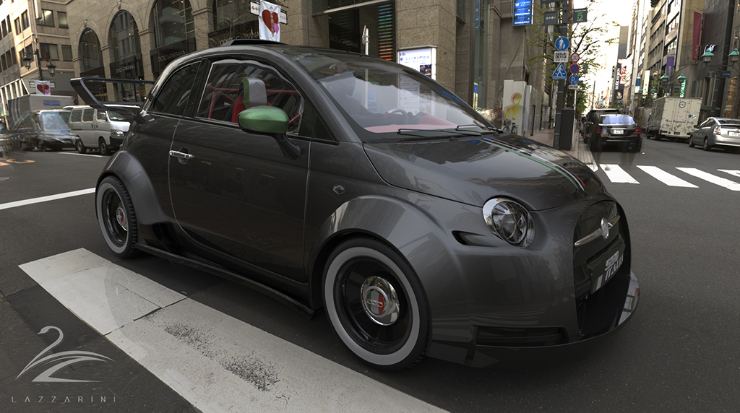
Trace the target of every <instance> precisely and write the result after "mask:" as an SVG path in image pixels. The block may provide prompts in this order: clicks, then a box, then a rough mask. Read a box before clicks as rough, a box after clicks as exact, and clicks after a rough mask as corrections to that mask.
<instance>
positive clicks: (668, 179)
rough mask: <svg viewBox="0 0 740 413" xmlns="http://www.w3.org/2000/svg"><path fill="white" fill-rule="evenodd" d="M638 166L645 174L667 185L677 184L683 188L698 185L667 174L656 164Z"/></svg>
mask: <svg viewBox="0 0 740 413" xmlns="http://www.w3.org/2000/svg"><path fill="white" fill-rule="evenodd" d="M637 167H638V168H640V169H642V170H643V171H644V172H645V173H646V174H648V175H650V176H652V177H653V178H655V179H657V180H659V181H660V182H663V183H664V184H666V185H668V186H679V187H683V188H698V186H696V185H694V184H692V183H690V182H687V181H684V180H683V179H681V178H679V177H677V176H675V175H672V174H669V173H668V172H666V171H664V170H662V169H660V168H658V167H657V166H645V165H637Z"/></svg>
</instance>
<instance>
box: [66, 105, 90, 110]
mask: <svg viewBox="0 0 740 413" xmlns="http://www.w3.org/2000/svg"><path fill="white" fill-rule="evenodd" d="M64 109H67V110H74V109H92V107H90V106H88V105H69V106H65V107H64Z"/></svg>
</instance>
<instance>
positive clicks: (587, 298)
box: [573, 201, 630, 337]
mask: <svg viewBox="0 0 740 413" xmlns="http://www.w3.org/2000/svg"><path fill="white" fill-rule="evenodd" d="M613 214H619V210H618V208H617V205H616V203H614V202H612V201H605V202H600V203H598V204H595V205H592V206H591V207H589V208H588V209H587V210H586V211H585V212H584V213H583V214H582V215H581V217H580V218H579V220H578V224H577V225H576V229H575V234H574V236H573V242H574V244H575V241H576V240H579V239H582V238H583V237H584V236H586V235H588V234H590V233H591V232H593V231H594V230H595V229H598V228H599V227H600V224H601V219H602V218H607V220H608V219H609V217H610V216H612V217H613ZM619 244H624V262H623V264H622V265H621V267H620V269H619V271H618V272H617V273H616V274H615V275H614V276H613V277H612V278H611V279H610V280H609V281H608V283H607V284H606V285H604V286H602V287H601V288H600V289H599V290H598V291H596V292H592V291H593V289H594V283H595V282H596V281H597V280H595V279H593V278H592V274H591V272H590V271H589V269H588V264H589V262H592V261H593V260H594V259H596V258H597V257H601V256H602V255H605V254H606V253H607V252H609V253H611V252H610V251H612V250H613V249H614V248H615V247H617V246H618V245H619ZM573 252H574V254H573V283H574V288H575V298H576V306H577V311H578V324H579V329H580V332H581V335H582V336H584V337H586V336H592V335H596V334H599V333H600V332H603V331H606V330H608V329H609V328H611V326H612V324H613V323H614V321H615V318H616V317H618V316H619V314H621V310H622V307H623V305H624V294H625V293H626V291H627V288H628V287H629V272H630V269H629V267H630V265H629V262H630V245H629V235H628V234H627V226H626V220H625V218H624V217H623V216H620V217H619V220H618V221H616V223H615V224H614V226H613V227H612V228H611V229H610V231H609V237H608V238H607V239H604V238H603V237H601V236H599V237H598V238H596V239H594V240H593V241H591V242H589V243H587V244H585V245H582V246H579V247H575V246H574V251H573Z"/></svg>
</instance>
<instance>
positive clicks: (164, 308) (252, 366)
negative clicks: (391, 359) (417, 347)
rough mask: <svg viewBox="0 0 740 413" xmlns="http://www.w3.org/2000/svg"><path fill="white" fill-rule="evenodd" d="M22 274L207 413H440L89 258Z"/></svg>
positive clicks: (66, 256) (58, 260)
mask: <svg viewBox="0 0 740 413" xmlns="http://www.w3.org/2000/svg"><path fill="white" fill-rule="evenodd" d="M20 268H21V269H22V270H23V271H24V272H25V273H26V274H28V275H29V276H30V277H31V278H32V279H33V280H34V281H35V282H37V283H38V284H39V285H40V286H41V287H42V288H43V289H44V290H46V291H47V292H48V293H49V294H50V295H52V296H53V297H54V298H55V299H56V300H57V301H59V302H60V303H61V304H62V305H64V306H65V307H66V308H67V309H69V310H70V311H71V312H72V313H73V314H74V315H75V316H77V317H78V318H79V319H81V320H82V321H84V322H85V323H87V324H88V325H89V326H90V327H92V328H93V329H95V330H96V331H97V332H98V333H99V334H101V335H102V336H104V337H105V338H106V339H107V340H108V341H110V342H111V343H112V344H113V345H115V346H116V347H118V348H119V349H120V350H122V351H123V352H124V353H126V354H127V355H128V356H129V357H131V358H132V359H133V360H135V361H137V362H138V363H139V364H140V365H141V366H142V367H144V368H145V369H147V370H148V371H150V372H151V373H152V374H154V375H155V376H156V377H157V378H159V379H160V380H161V381H162V382H163V383H165V384H166V385H168V386H169V387H170V388H172V389H173V390H174V391H175V392H177V393H178V394H180V395H181V396H182V397H183V398H185V399H186V400H187V401H188V402H190V403H191V404H192V405H193V406H194V407H195V408H197V409H198V410H200V411H203V412H347V411H353V412H368V413H370V412H376V411H384V412H395V411H398V412H424V413H426V412H438V411H442V410H440V409H438V408H436V407H434V406H432V405H430V404H428V403H427V402H425V401H422V400H420V399H417V398H415V397H413V396H411V395H409V394H407V393H404V392H403V391H401V390H398V389H396V388H393V387H390V386H388V385H386V384H383V383H381V382H379V381H377V380H374V379H372V378H370V377H368V376H366V375H364V374H361V373H359V372H357V371H354V370H352V369H349V368H347V367H344V366H343V365H340V364H338V363H336V362H334V361H331V360H329V359H327V358H324V357H322V356H320V355H318V354H316V353H313V352H311V351H309V350H307V349H305V348H303V347H300V346H298V345H296V344H293V343H292V342H290V341H287V340H285V339H282V338H280V337H277V336H275V335H272V334H270V333H268V332H267V331H264V330H261V329H259V328H257V327H255V326H253V325H251V324H248V323H246V322H244V321H242V320H240V319H237V318H235V317H232V316H231V315H228V314H225V313H222V312H221V311H219V310H216V309H214V308H212V307H210V306H208V305H206V304H203V303H201V302H199V301H196V300H194V299H192V298H190V297H188V296H185V295H183V294H181V293H179V292H177V291H174V290H171V289H169V288H167V287H165V286H164V285H161V284H159V283H157V282H155V281H153V280H152V279H150V278H148V277H145V276H143V275H141V274H138V273H136V272H133V271H131V270H129V269H127V268H124V267H121V266H119V265H117V264H115V263H113V262H111V261H108V260H106V259H105V258H103V257H100V256H98V255H96V254H94V253H92V252H90V251H87V250H85V249H77V250H73V251H68V252H65V253H62V254H58V255H54V256H51V257H46V258H42V259H40V260H37V261H32V262H29V263H25V264H22V265H20ZM106 358H107V359H110V357H106ZM111 362H116V361H115V360H113V361H111Z"/></svg>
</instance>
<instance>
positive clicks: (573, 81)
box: [570, 75, 579, 86]
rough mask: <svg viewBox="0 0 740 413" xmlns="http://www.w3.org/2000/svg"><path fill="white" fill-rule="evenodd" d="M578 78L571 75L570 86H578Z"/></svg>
mask: <svg viewBox="0 0 740 413" xmlns="http://www.w3.org/2000/svg"><path fill="white" fill-rule="evenodd" d="M578 80H579V79H578V76H576V75H570V84H571V85H574V86H575V85H577V84H578Z"/></svg>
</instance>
